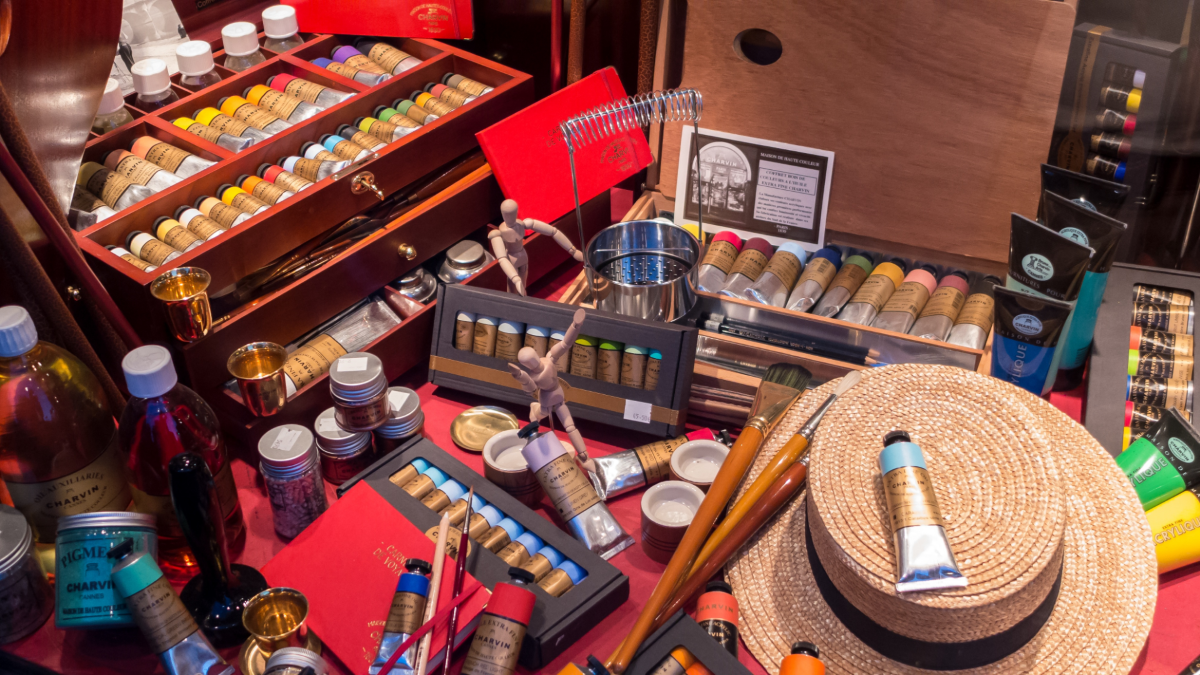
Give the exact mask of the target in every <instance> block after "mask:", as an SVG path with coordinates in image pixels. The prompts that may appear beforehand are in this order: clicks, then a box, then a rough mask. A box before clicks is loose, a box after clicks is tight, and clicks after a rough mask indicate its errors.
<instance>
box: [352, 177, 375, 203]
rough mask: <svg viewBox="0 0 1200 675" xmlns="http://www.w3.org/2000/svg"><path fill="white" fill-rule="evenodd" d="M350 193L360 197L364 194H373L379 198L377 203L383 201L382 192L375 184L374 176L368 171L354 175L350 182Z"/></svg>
mask: <svg viewBox="0 0 1200 675" xmlns="http://www.w3.org/2000/svg"><path fill="white" fill-rule="evenodd" d="M350 191H351V192H353V193H354V194H356V195H361V194H362V193H364V192H373V193H375V196H376V197H378V198H379V201H383V190H380V189H379V186H378V185H376V184H375V174H373V173H371V172H370V171H363V172H362V173H360V174H358V175H356V176H355V177H354V179H353V180H351V181H350Z"/></svg>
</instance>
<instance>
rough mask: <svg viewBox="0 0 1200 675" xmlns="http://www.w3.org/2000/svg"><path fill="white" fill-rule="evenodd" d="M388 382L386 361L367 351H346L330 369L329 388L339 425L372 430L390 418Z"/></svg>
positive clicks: (346, 427)
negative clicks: (385, 371)
mask: <svg viewBox="0 0 1200 675" xmlns="http://www.w3.org/2000/svg"><path fill="white" fill-rule="evenodd" d="M387 391H388V386H387V377H385V376H384V374H383V361H380V360H379V357H378V356H375V355H374V354H368V353H367V352H352V353H350V354H343V355H341V356H339V357H338V358H337V360H335V361H334V362H333V366H332V367H331V368H330V369H329V392H330V393H331V394H332V395H333V409H334V414H335V418H336V419H337V423H338V425H339V426H340V427H341V428H343V429H345V430H346V431H371V430H373V429H375V428H377V427H379V426H381V425H383V424H384V423H386V422H387V421H388V415H389V409H388V394H387Z"/></svg>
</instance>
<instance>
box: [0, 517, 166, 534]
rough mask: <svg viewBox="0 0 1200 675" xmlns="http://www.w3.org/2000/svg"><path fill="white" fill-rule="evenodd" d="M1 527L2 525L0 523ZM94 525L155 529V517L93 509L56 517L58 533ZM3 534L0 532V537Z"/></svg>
mask: <svg viewBox="0 0 1200 675" xmlns="http://www.w3.org/2000/svg"><path fill="white" fill-rule="evenodd" d="M0 527H2V525H0ZM94 527H149V528H151V529H155V528H156V525H155V518H154V515H153V514H150V513H136V512H134V511H95V512H93V513H77V514H75V515H73V516H64V517H62V518H59V519H58V533H59V534H62V533H63V532H66V531H67V530H82V529H91V528H94ZM2 536H3V534H2V533H0V537H2Z"/></svg>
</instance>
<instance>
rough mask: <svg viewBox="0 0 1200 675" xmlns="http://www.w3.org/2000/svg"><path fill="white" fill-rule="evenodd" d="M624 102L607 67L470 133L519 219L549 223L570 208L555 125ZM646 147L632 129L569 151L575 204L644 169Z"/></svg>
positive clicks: (566, 163)
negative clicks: (575, 186) (576, 188)
mask: <svg viewBox="0 0 1200 675" xmlns="http://www.w3.org/2000/svg"><path fill="white" fill-rule="evenodd" d="M623 98H625V89H624V88H623V87H622V86H621V80H620V78H618V77H617V71H616V70H614V69H613V68H611V67H609V68H605V69H603V70H600V71H597V72H595V73H592V74H591V75H589V76H587V77H585V78H583V79H582V80H580V81H578V82H576V83H575V84H573V85H571V86H569V87H567V88H566V89H563V90H561V91H559V92H557V93H555V94H551V95H550V96H548V97H546V98H544V99H542V100H541V101H539V102H537V103H535V104H533V105H531V106H529V107H528V108H526V109H524V110H522V111H521V112H519V113H516V114H515V115H512V116H510V117H508V118H507V119H504V120H502V121H500V122H497V123H496V124H493V125H492V126H490V127H488V128H487V129H484V130H483V131H480V132H479V133H477V134H475V137H476V138H478V139H479V145H480V147H482V148H483V154H484V155H485V156H487V160H488V163H490V164H491V165H492V172H493V173H494V174H495V175H496V181H497V182H499V183H500V189H501V190H503V191H504V196H505V197H508V198H510V199H515V200H516V201H517V204H518V205H519V206H520V211H519V212H518V215H519V216H520V217H521V218H535V219H537V220H542V221H546V222H551V221H553V220H555V219H556V218H559V217H561V216H563V215H565V214H566V213H567V212H569V211H571V210H572V209H574V208H575V199H574V196H573V192H572V189H571V165H570V160H569V158H568V157H567V146H566V145H565V143H564V140H563V138H562V135H561V133H560V132H559V129H558V125H559V124H560V123H562V122H564V121H566V120H567V119H570V118H571V117H574V116H575V115H578V114H580V113H583V112H585V111H587V110H590V109H591V108H594V107H596V106H599V105H604V104H606V103H612V102H613V101H619V100H621V99H623ZM651 160H653V156H652V155H651V154H650V144H649V143H647V142H646V137H645V135H643V134H642V130H641V129H638V128H636V127H635V128H633V129H630V130H629V131H625V132H620V133H617V134H614V135H612V136H608V137H606V138H603V139H601V140H598V141H595V142H593V143H591V144H589V145H586V146H584V147H582V148H576V149H575V171H576V175H577V176H578V177H579V201H580V203H583V202H586V201H587V200H589V199H591V198H592V197H595V196H596V195H598V194H600V193H601V192H604V191H605V190H607V189H609V188H611V187H612V186H614V185H616V184H617V183H619V182H620V181H622V180H624V179H626V178H628V177H629V176H632V175H633V174H635V173H637V172H638V171H641V170H642V169H644V168H646V167H647V166H649V165H650V162H651Z"/></svg>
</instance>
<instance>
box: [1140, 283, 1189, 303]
mask: <svg viewBox="0 0 1200 675" xmlns="http://www.w3.org/2000/svg"><path fill="white" fill-rule="evenodd" d="M1133 301H1134V302H1148V303H1150V304H1153V305H1179V306H1181V307H1191V306H1192V303H1193V299H1192V294H1191V293H1190V292H1188V291H1180V290H1177V289H1174V288H1159V287H1158V286H1147V285H1145V284H1134V286H1133Z"/></svg>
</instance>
